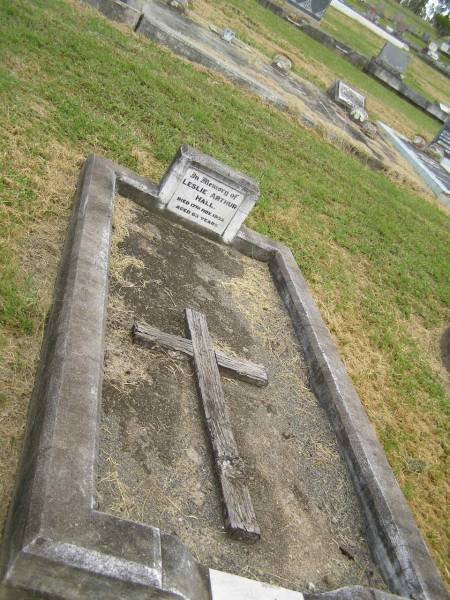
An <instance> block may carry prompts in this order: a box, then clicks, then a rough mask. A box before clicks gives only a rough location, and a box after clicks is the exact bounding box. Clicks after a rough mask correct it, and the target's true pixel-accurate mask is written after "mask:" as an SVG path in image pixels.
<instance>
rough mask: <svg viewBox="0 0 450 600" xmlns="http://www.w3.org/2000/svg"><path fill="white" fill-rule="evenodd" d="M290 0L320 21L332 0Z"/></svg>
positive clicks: (289, 0)
mask: <svg viewBox="0 0 450 600" xmlns="http://www.w3.org/2000/svg"><path fill="white" fill-rule="evenodd" d="M288 2H289V3H290V4H292V5H293V6H295V7H296V8H298V9H300V10H301V11H303V12H305V13H306V14H307V15H309V16H310V17H313V18H314V19H316V20H317V21H320V19H321V18H322V17H323V15H324V13H325V11H326V9H327V8H328V6H329V4H330V3H331V0H288Z"/></svg>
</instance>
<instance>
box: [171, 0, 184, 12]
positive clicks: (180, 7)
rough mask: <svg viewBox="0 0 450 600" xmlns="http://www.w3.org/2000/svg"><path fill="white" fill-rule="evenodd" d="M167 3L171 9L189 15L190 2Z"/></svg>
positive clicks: (174, 0) (175, 1)
mask: <svg viewBox="0 0 450 600" xmlns="http://www.w3.org/2000/svg"><path fill="white" fill-rule="evenodd" d="M167 3H168V5H169V6H170V7H172V8H174V9H175V10H178V11H179V12H181V13H183V14H184V13H187V11H188V8H189V2H188V0H167Z"/></svg>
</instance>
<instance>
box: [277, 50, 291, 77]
mask: <svg viewBox="0 0 450 600" xmlns="http://www.w3.org/2000/svg"><path fill="white" fill-rule="evenodd" d="M272 66H273V67H275V69H277V71H279V72H280V73H282V74H283V75H287V74H288V73H289V72H290V70H291V69H292V61H291V60H290V59H289V58H288V57H287V56H285V55H284V54H276V55H275V56H274V58H273V61H272Z"/></svg>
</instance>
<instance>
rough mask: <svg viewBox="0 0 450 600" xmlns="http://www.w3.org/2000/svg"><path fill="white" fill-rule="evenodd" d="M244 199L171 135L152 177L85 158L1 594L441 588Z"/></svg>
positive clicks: (425, 591) (316, 593) (227, 175)
mask: <svg viewBox="0 0 450 600" xmlns="http://www.w3.org/2000/svg"><path fill="white" fill-rule="evenodd" d="M117 193H118V194H119V195H120V196H122V197H121V198H118V199H117V202H116V212H115V216H114V214H113V213H114V211H113V207H114V204H115V197H116V194H117ZM258 193H259V192H258V187H257V185H256V184H255V182H253V181H252V180H251V179H250V178H249V177H247V176H246V175H245V174H243V173H240V172H237V171H235V170H234V169H231V168H230V167H227V166H226V165H224V164H222V163H220V162H218V161H217V160H215V159H214V158H212V157H210V156H207V155H204V154H202V153H200V152H198V151H196V150H194V149H192V148H190V147H188V146H182V147H181V148H180V149H179V151H178V153H177V155H176V156H175V158H174V160H173V162H172V164H171V165H170V167H169V169H168V171H167V173H166V175H165V176H164V177H163V179H162V180H161V182H160V183H159V184H156V183H154V182H151V181H148V180H146V179H144V178H142V177H139V176H138V175H136V174H135V173H133V172H131V171H129V170H128V169H126V168H124V167H121V166H120V165H117V164H114V163H112V162H110V161H108V160H106V159H102V158H100V157H95V156H92V157H90V158H89V159H88V160H87V161H86V163H85V165H84V167H83V170H82V173H81V176H80V182H79V186H78V190H77V194H76V198H75V203H74V209H73V214H72V219H71V222H70V226H69V229H68V234H67V239H66V245H65V250H64V254H63V257H62V261H61V266H60V272H59V277H58V281H57V283H56V287H55V297H54V304H53V308H52V311H51V313H50V315H49V319H48V325H47V328H46V334H45V339H44V343H43V347H42V352H41V363H40V368H39V371H38V374H37V377H36V382H35V388H34V393H33V398H32V400H31V403H30V412H29V423H28V429H27V433H26V439H25V443H24V453H23V458H22V463H21V467H20V470H19V475H18V481H17V487H16V492H15V496H14V499H13V501H12V503H11V508H10V513H9V518H8V522H7V525H6V528H5V535H4V542H3V545H2V551H1V556H0V577H1V579H0V581H1V587H0V595H1V597H2V598H5V599H11V598H14V599H15V598H29V597H36V596H38V597H39V596H43V597H46V598H64V599H78V598H99V599H102V600H103V599H104V600H112V599H116V598H127V599H128V598H133V599H136V600H144V599H147V598H155V599H156V598H161V599H163V598H164V599H168V598H179V599H180V598H181V599H183V600H225V599H229V598H233V599H235V600H249V599H250V600H252V599H255V600H256V599H257V600H281V599H283V600H284V599H286V600H321V599H324V600H325V598H328V599H330V598H332V599H335V600H337V599H341V598H346V599H355V600H356V599H357V600H369V599H373V598H375V599H376V600H393V599H394V598H395V597H397V598H398V596H393V595H392V594H391V593H390V592H394V593H398V594H402V597H404V598H420V599H421V600H422V599H423V600H437V599H439V600H440V599H444V598H447V594H446V590H445V588H444V586H443V583H442V581H441V579H440V577H439V575H438V573H437V571H436V568H435V566H434V564H433V562H432V560H431V557H430V555H429V553H428V550H427V548H426V546H425V544H424V542H423V540H422V538H421V536H420V534H419V531H418V529H417V527H416V525H415V523H414V521H413V518H412V515H411V512H410V511H409V509H408V506H407V504H406V501H405V499H404V497H403V495H402V493H401V491H400V488H399V485H398V483H397V481H396V479H395V477H394V475H393V473H392V471H391V469H390V467H389V465H388V463H387V460H386V457H385V455H384V453H383V450H382V448H381V446H380V444H379V442H378V440H377V439H376V436H375V434H374V432H373V430H372V429H371V427H370V424H369V421H368V419H367V415H366V414H365V412H364V410H363V408H362V405H361V402H360V399H359V398H358V395H357V393H356V391H355V389H354V387H353V385H352V383H351V381H350V379H349V377H348V375H347V374H346V372H345V369H344V367H343V364H342V362H341V361H340V358H339V355H338V353H337V350H336V348H335V346H334V344H333V342H332V340H331V337H330V335H329V333H328V331H327V329H326V327H325V324H324V322H323V321H322V319H321V316H320V313H319V311H318V309H317V307H316V306H315V303H314V301H313V299H312V297H311V295H310V293H309V291H308V288H307V285H306V282H305V281H304V279H303V277H302V275H301V272H300V270H299V268H298V266H297V265H296V263H295V260H294V257H293V255H292V254H291V252H290V251H289V250H288V248H286V247H285V246H283V245H282V244H280V243H278V242H275V241H274V240H270V239H269V238H266V237H264V236H262V235H259V234H257V233H256V232H254V231H252V230H250V229H247V228H246V227H245V226H244V225H243V221H244V220H245V218H246V216H247V215H248V213H249V212H250V210H251V208H252V207H253V205H254V204H255V202H256V200H257V198H258ZM108 290H109V291H108ZM155 342H156V343H155ZM243 380H244V381H243ZM274 583H276V584H278V585H279V586H281V587H275V586H274V585H273V584H274ZM336 588H338V589H336ZM296 590H301V591H296ZM327 590H329V593H327ZM388 590H389V591H388Z"/></svg>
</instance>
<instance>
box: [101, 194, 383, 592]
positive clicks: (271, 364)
mask: <svg viewBox="0 0 450 600" xmlns="http://www.w3.org/2000/svg"><path fill="white" fill-rule="evenodd" d="M113 227H114V229H113V245H112V257H111V266H110V293H109V305H108V323H107V336H106V353H105V380H104V390H103V417H102V430H101V442H100V457H99V477H98V498H97V501H98V507H99V508H100V509H101V510H104V511H107V512H110V513H113V514H117V515H120V516H123V517H126V518H131V519H135V520H139V521H143V522H145V523H148V524H150V525H154V526H157V527H160V528H161V529H163V530H164V531H166V532H171V533H175V534H176V535H178V536H179V537H180V538H181V540H182V541H183V542H184V543H185V544H186V545H187V546H188V547H189V548H190V550H191V551H192V553H193V554H194V556H195V557H196V558H197V559H198V560H199V561H201V562H202V563H203V564H205V565H207V566H209V567H212V568H216V569H220V570H223V571H228V572H231V573H235V574H238V575H242V576H246V577H250V578H257V579H261V580H263V581H267V582H269V583H273V584H277V585H282V586H284V587H288V588H292V589H297V590H304V589H305V588H306V587H307V585H308V583H313V584H314V585H315V586H316V588H317V589H318V590H329V589H334V588H337V587H340V586H342V585H351V584H362V585H373V586H376V587H384V585H383V583H382V580H381V578H380V576H379V573H378V571H377V569H376V567H375V566H374V564H373V562H372V560H371V558H370V554H369V550H368V545H367V541H366V539H365V537H364V533H363V531H364V526H363V521H362V517H361V514H360V510H359V506H358V503H357V499H356V497H355V495H354V491H353V488H352V484H351V482H350V480H349V476H348V473H347V470H346V467H345V465H344V462H343V460H342V458H341V456H340V453H339V451H338V448H337V444H336V440H335V436H334V434H333V431H332V429H331V426H330V424H329V422H328V419H327V416H326V413H325V411H324V410H323V409H322V408H321V406H320V405H319V402H318V400H317V398H316V397H315V396H314V394H313V393H312V392H311V390H310V388H309V386H308V380H307V373H306V365H305V363H304V359H303V356H302V353H301V350H300V348H299V345H298V342H297V339H296V337H295V334H294V331H293V328H292V324H291V321H290V319H289V316H288V314H287V312H286V310H285V308H284V306H283V304H282V302H281V299H280V297H279V295H278V293H277V290H276V288H275V286H274V284H273V281H272V278H271V276H270V273H269V270H268V267H267V265H264V264H262V263H258V262H257V261H255V260H252V259H249V258H246V257H244V256H242V255H240V254H239V253H237V252H235V251H234V250H232V249H229V248H227V247H224V246H222V245H219V244H217V243H214V242H211V241H209V240H206V239H203V238H202V237H200V236H199V235H196V234H194V233H192V232H190V231H188V230H186V229H184V228H182V227H180V226H178V225H174V224H173V223H171V222H169V221H166V220H165V219H163V218H162V217H160V216H156V215H153V214H150V213H148V212H147V211H145V210H144V209H142V208H140V207H138V206H136V205H134V204H133V203H132V202H130V201H127V200H125V199H122V198H118V199H117V204H116V210H115V216H114V225H113ZM188 306H189V307H192V308H195V309H197V310H200V311H202V312H204V313H205V314H206V316H207V320H208V325H209V328H210V332H211V335H212V337H213V340H214V343H215V345H216V347H217V348H220V349H221V350H224V351H226V352H227V353H229V354H234V355H236V356H239V357H242V358H247V359H248V360H252V361H254V362H258V363H261V364H264V365H265V366H266V368H267V371H268V375H269V385H268V386H267V387H266V388H258V387H255V386H253V385H250V384H246V383H243V382H240V381H236V380H233V379H229V378H225V377H222V380H223V386H224V391H225V397H226V401H227V403H228V406H229V408H230V413H231V418H232V425H233V428H234V432H235V437H236V440H237V444H238V447H239V450H240V453H241V456H242V458H243V460H244V462H245V464H246V468H247V474H248V485H249V489H250V494H251V497H252V500H253V504H254V507H255V512H256V516H257V519H258V523H259V525H260V527H261V532H262V539H261V540H260V541H259V542H258V543H256V544H254V545H247V544H245V543H243V542H239V541H234V540H232V539H230V538H229V537H228V535H227V534H226V532H225V531H224V528H223V518H222V510H221V495H220V489H219V485H218V481H217V479H216V476H215V472H214V464H213V460H212V454H211V451H210V445H209V440H208V437H207V433H206V430H205V426H204V419H203V413H202V407H201V401H200V399H199V397H198V395H197V391H196V387H195V381H194V377H193V372H192V367H191V364H190V362H189V360H188V359H187V358H186V357H184V356H182V355H180V354H177V353H175V352H170V351H167V350H162V349H161V350H160V349H154V350H149V349H146V348H142V347H140V346H137V345H133V344H132V342H131V338H130V330H131V326H132V324H133V320H134V319H136V320H137V321H139V322H147V323H148V324H149V325H151V326H153V327H157V328H159V329H161V330H162V331H165V332H167V333H172V334H178V335H184V330H185V325H184V315H183V311H184V308H185V307H188Z"/></svg>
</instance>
